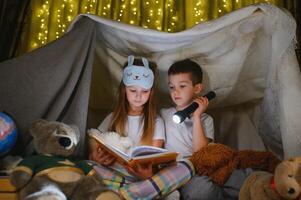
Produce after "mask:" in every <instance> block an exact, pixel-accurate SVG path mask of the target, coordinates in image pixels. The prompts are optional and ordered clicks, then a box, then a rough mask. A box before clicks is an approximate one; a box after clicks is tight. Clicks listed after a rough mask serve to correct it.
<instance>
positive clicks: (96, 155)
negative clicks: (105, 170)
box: [89, 146, 116, 166]
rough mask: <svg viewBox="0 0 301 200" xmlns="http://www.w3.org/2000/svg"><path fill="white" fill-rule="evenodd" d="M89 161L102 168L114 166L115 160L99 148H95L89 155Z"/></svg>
mask: <svg viewBox="0 0 301 200" xmlns="http://www.w3.org/2000/svg"><path fill="white" fill-rule="evenodd" d="M89 159H90V160H93V161H95V162H98V163H99V164H102V165H104V166H110V165H112V164H114V162H115V161H116V158H115V157H114V156H112V155H111V154H109V153H108V152H107V151H106V150H104V149H102V148H101V147H100V146H98V147H97V148H95V149H94V150H93V151H92V152H91V153H90V155H89Z"/></svg>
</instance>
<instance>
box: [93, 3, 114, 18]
mask: <svg viewBox="0 0 301 200" xmlns="http://www.w3.org/2000/svg"><path fill="white" fill-rule="evenodd" d="M111 5H112V0H100V1H98V5H97V13H96V14H97V15H99V16H102V17H105V18H109V19H110V18H112V16H113V15H112V9H111Z"/></svg>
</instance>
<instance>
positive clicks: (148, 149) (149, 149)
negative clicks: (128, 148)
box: [131, 146, 168, 157]
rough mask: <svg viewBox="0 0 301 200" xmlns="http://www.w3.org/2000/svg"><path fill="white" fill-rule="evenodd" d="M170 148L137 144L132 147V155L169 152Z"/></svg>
mask: <svg viewBox="0 0 301 200" xmlns="http://www.w3.org/2000/svg"><path fill="white" fill-rule="evenodd" d="M167 151H168V150H166V149H162V148H158V147H153V146H137V147H134V148H133V149H132V152H131V157H136V156H144V155H151V154H157V153H163V152H167Z"/></svg>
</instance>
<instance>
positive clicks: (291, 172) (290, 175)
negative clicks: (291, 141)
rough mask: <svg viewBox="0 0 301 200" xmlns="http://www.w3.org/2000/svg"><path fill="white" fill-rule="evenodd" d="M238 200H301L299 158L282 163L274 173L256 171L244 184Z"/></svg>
mask: <svg viewBox="0 0 301 200" xmlns="http://www.w3.org/2000/svg"><path fill="white" fill-rule="evenodd" d="M239 199H240V200H258V199H260V200H285V199H299V200H300V199H301V157H298V158H293V159H289V160H284V161H282V162H281V163H280V164H279V165H278V166H277V167H276V169H275V173H274V174H272V173H269V172H263V171H256V172H253V173H252V174H251V175H250V176H249V177H248V178H247V179H246V180H245V182H244V184H243V186H242V188H241V190H240V193H239Z"/></svg>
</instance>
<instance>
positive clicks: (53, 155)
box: [10, 119, 120, 200]
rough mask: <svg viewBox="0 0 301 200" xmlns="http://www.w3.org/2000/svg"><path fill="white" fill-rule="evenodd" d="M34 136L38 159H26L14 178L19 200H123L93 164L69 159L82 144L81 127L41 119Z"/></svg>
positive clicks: (34, 157)
mask: <svg viewBox="0 0 301 200" xmlns="http://www.w3.org/2000/svg"><path fill="white" fill-rule="evenodd" d="M30 133H31V135H32V136H33V143H34V147H35V150H36V151H37V153H38V155H34V156H29V157H26V158H24V159H23V160H22V161H21V162H20V163H19V164H18V166H17V167H16V168H15V169H14V170H13V171H12V173H11V176H10V180H11V183H12V184H13V185H14V186H15V187H16V188H17V190H18V193H19V199H27V200H35V199H46V198H47V199H48V198H49V199H55V200H65V199H72V200H75V199H81V200H82V199H91V200H92V199H93V200H94V199H120V198H119V195H118V194H115V193H114V192H112V191H109V190H108V189H107V188H106V187H105V185H104V184H103V183H102V181H101V179H100V178H99V177H98V176H97V173H96V172H95V171H94V169H93V167H92V166H91V165H90V164H88V163H87V162H86V161H84V160H75V159H71V158H69V156H71V155H72V153H73V152H74V150H75V148H76V144H77V143H78V141H79V130H78V128H77V127H75V126H69V125H67V124H64V123H60V122H49V121H46V120H42V119H40V120H37V121H35V122H34V123H33V124H32V127H31V129H30Z"/></svg>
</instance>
